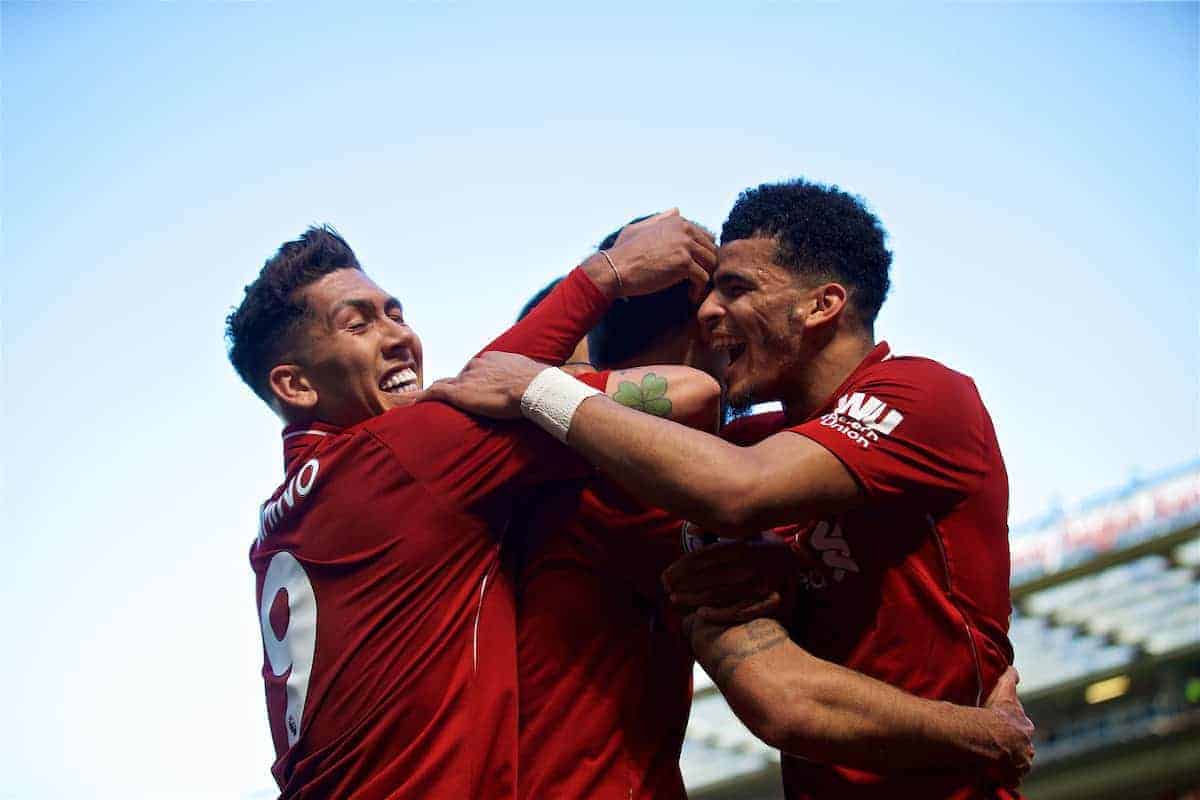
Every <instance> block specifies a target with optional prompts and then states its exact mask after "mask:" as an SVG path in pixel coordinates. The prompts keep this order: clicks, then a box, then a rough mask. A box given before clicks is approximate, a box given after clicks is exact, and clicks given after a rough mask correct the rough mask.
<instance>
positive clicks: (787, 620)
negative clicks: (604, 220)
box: [227, 180, 1033, 800]
mask: <svg viewBox="0 0 1200 800" xmlns="http://www.w3.org/2000/svg"><path fill="white" fill-rule="evenodd" d="M611 225H612V223H611V221H610V223H609V225H608V226H605V227H610V226H611ZM891 259H892V256H891V253H890V252H889V250H888V249H887V246H886V235H885V233H884V230H883V227H882V225H881V224H880V222H879V220H878V219H877V218H876V217H875V216H874V214H872V213H871V211H870V210H869V209H868V208H867V206H866V205H865V203H864V202H863V201H862V200H861V199H859V198H857V197H854V196H852V195H848V194H846V193H844V192H842V191H840V190H839V189H837V188H836V187H830V186H825V185H822V184H817V183H811V182H808V181H805V180H794V181H789V182H783V183H777V184H766V185H762V186H759V187H756V188H752V189H748V190H746V191H745V192H743V193H742V195H741V196H740V197H739V198H738V201H737V203H736V204H735V205H734V207H733V209H732V210H731V211H730V213H729V216H728V219H727V220H726V221H725V223H724V226H723V227H722V230H721V235H720V243H719V245H718V243H717V241H716V240H715V238H714V237H713V235H712V234H710V233H709V232H708V231H707V230H705V229H704V228H702V227H700V226H699V225H696V224H695V223H693V222H691V221H689V220H688V219H686V218H685V217H684V216H682V215H680V214H679V213H678V212H677V211H674V210H672V211H669V212H664V213H660V214H656V215H653V216H650V217H645V218H639V219H637V220H635V221H634V222H632V223H630V224H628V225H625V226H624V227H621V228H619V229H618V230H616V231H614V232H613V233H612V234H611V235H609V236H608V237H607V238H606V239H605V240H604V241H603V242H602V243H601V246H600V248H599V249H598V250H597V251H596V252H595V253H593V254H591V255H590V256H589V257H588V258H587V259H586V260H585V261H584V262H583V263H582V264H581V265H579V266H578V267H576V268H574V269H572V270H571V271H570V272H568V273H567V274H566V276H565V277H564V278H563V279H562V280H561V281H559V282H558V283H557V284H556V285H554V287H553V288H552V289H551V290H550V291H549V292H547V293H546V294H545V296H544V297H541V298H539V299H538V301H537V302H535V303H531V307H530V308H529V310H528V313H527V314H524V315H523V316H522V317H521V318H520V319H519V321H518V322H517V323H516V324H515V325H514V326H513V327H512V328H510V329H509V330H508V331H506V332H504V333H503V334H501V335H500V337H499V338H497V339H496V340H495V341H493V342H491V343H490V344H487V345H486V346H485V347H483V348H482V350H481V351H480V354H479V355H478V356H477V357H476V358H475V359H473V360H472V361H471V362H470V363H469V364H468V365H467V366H466V368H465V369H464V370H463V371H462V372H461V373H460V374H459V375H458V376H456V377H452V378H447V379H444V380H440V381H435V382H433V383H431V384H430V385H429V386H428V387H425V386H424V372H423V346H422V343H421V341H420V339H419V338H418V337H417V334H416V332H415V331H413V329H412V328H411V326H410V325H408V324H407V323H406V321H405V316H404V307H403V305H402V303H401V301H400V299H399V298H397V297H396V296H393V295H392V294H389V293H388V292H387V291H386V290H385V289H384V288H381V287H380V286H378V285H376V284H375V283H374V282H373V281H372V280H371V279H370V278H369V277H368V276H367V273H366V272H365V271H364V269H363V266H362V265H360V264H359V262H358V260H357V258H356V256H355V254H354V252H353V250H352V249H351V247H350V245H349V244H348V243H347V242H346V241H345V240H344V239H342V238H341V237H340V236H339V235H338V234H337V233H336V232H335V231H333V230H332V229H330V228H323V227H322V228H310V229H309V230H308V231H306V232H304V233H303V234H302V235H301V236H300V237H299V238H298V239H296V240H294V241H290V242H287V243H285V244H284V245H282V246H281V247H280V249H279V251H278V252H277V253H276V254H275V255H274V256H272V257H271V258H270V259H269V260H268V261H267V262H266V264H265V265H264V266H263V268H262V270H261V271H260V273H259V274H258V276H257V278H256V279H255V280H254V281H253V282H252V283H251V284H250V285H249V286H248V287H247V288H246V295H245V298H244V299H243V301H242V303H241V304H240V306H239V307H238V308H237V309H235V310H234V311H233V313H231V314H230V316H229V318H228V320H227V337H228V340H229V343H230V360H231V361H232V363H233V365H234V367H235V368H236V370H237V372H238V374H239V375H240V376H241V378H242V379H243V380H244V381H245V382H246V383H247V385H248V386H249V387H250V388H251V389H252V390H253V391H254V393H255V394H256V395H257V396H258V397H259V398H260V399H261V400H262V401H263V402H264V403H266V404H267V406H269V407H270V408H271V409H272V411H274V412H275V413H276V415H277V416H278V417H279V418H280V419H281V420H282V422H283V424H284V426H285V427H284V428H283V433H282V446H283V456H284V466H285V468H284V475H283V477H282V479H281V481H280V483H279V488H278V489H277V490H276V491H275V492H274V493H273V494H272V495H271V496H270V497H269V498H267V499H266V501H265V502H264V504H263V506H262V508H261V510H260V514H259V524H258V533H257V537H256V538H255V540H254V542H253V544H252V546H251V549H250V561H251V565H252V567H253V569H254V573H255V576H256V589H257V596H256V600H257V614H258V619H259V622H260V625H261V629H262V636H263V664H262V675H263V680H264V685H265V695H266V705H267V718H268V721H269V730H270V735H271V737H272V739H273V741H274V745H275V753H276V760H275V763H274V764H273V766H272V772H273V774H274V776H275V779H276V781H277V783H278V786H279V789H280V796H281V797H283V798H456V799H457V798H486V799H490V798H495V799H496V800H507V799H508V798H518V797H519V798H601V799H605V798H614V799H616V798H621V799H622V800H629V798H684V797H686V790H685V788H684V783H683V779H682V775H681V773H680V769H679V758H680V752H681V749H682V746H683V738H684V731H685V729H686V726H687V719H688V711H689V706H690V703H691V676H692V668H693V664H694V663H699V664H700V666H701V667H702V668H703V669H704V670H705V671H706V672H707V673H708V674H709V676H711V678H712V679H713V681H714V682H715V684H716V685H717V687H718V688H719V689H720V691H721V692H722V694H723V695H724V696H725V699H726V700H727V701H728V703H729V706H730V708H731V709H732V710H733V711H734V713H735V714H736V715H737V716H738V717H739V718H740V719H741V721H742V722H743V723H744V724H745V725H746V726H747V727H748V728H749V730H750V731H751V732H753V733H754V734H755V735H756V736H758V737H759V738H761V739H762V740H763V741H764V742H766V743H767V744H769V745H771V746H772V747H775V748H778V749H779V750H780V751H781V754H782V761H783V781H784V792H785V794H786V796H787V797H788V798H790V799H792V800H795V799H797V798H838V799H840V798H850V799H851V800H854V799H855V798H864V799H866V798H889V800H891V799H892V798H896V797H904V798H909V797H912V798H946V799H947V800H949V799H950V798H953V799H954V800H966V798H1015V797H1019V796H1020V795H1019V794H1018V793H1017V786H1018V784H1019V783H1020V780H1021V778H1022V777H1023V776H1024V775H1025V774H1026V773H1027V772H1028V770H1029V768H1030V765H1031V763H1032V758H1033V749H1032V744H1031V741H1032V740H1031V737H1032V725H1031V723H1030V722H1029V720H1028V719H1027V718H1026V716H1025V714H1024V711H1023V709H1022V708H1021V705H1020V703H1019V701H1018V700H1017V696H1016V689H1015V686H1016V674H1015V672H1013V670H1012V667H1011V663H1012V647H1011V645H1010V643H1009V641H1008V636H1007V631H1008V618H1009V613H1010V608H1011V603H1010V598H1009V589H1008V587H1009V555H1008V540H1007V514H1008V482H1007V476H1006V472H1005V467H1004V462H1003V459H1002V457H1001V453H1000V449H999V445H998V444H997V441H996V436H995V432H994V430H993V428H992V424H991V420H990V418H989V416H988V412H987V409H986V408H985V406H984V404H983V401H982V399H981V398H980V396H979V393H978V391H977V389H976V387H975V384H974V383H973V382H972V381H971V379H970V378H969V377H967V376H965V375H963V374H961V373H958V372H955V371H954V370H952V369H950V368H948V367H946V366H943V365H941V364H939V363H937V362H935V361H931V360H929V359H925V358H919V357H913V356H901V355H897V354H894V353H892V352H891V350H890V349H889V347H888V345H887V343H886V342H883V341H881V340H878V339H877V337H876V332H875V318H876V315H877V314H878V312H879V309H880V307H881V305H882V304H883V302H884V300H885V298H886V296H887V292H888V287H889V280H890V279H889V270H890V265H891ZM584 353H586V354H587V355H586V356H584V355H583V354H584ZM771 401H776V402H778V404H779V405H780V407H781V410H780V411H775V412H771V413H760V414H749V415H747V414H745V413H741V414H739V415H734V414H730V413H729V412H728V408H727V406H733V407H735V408H737V409H749V408H750V407H751V406H753V405H755V404H759V403H764V402H771ZM730 417H736V418H734V419H733V421H731V422H728V423H727V424H724V423H726V419H727V418H730Z"/></svg>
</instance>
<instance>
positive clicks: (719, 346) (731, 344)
mask: <svg viewBox="0 0 1200 800" xmlns="http://www.w3.org/2000/svg"><path fill="white" fill-rule="evenodd" d="M740 344H742V342H741V341H739V340H738V339H732V338H728V337H724V336H723V337H720V338H718V339H713V342H712V345H711V346H712V349H713V350H732V349H733V348H735V347H737V346H739V345H740Z"/></svg>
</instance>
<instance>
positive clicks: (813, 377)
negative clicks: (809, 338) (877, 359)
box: [781, 331, 875, 425]
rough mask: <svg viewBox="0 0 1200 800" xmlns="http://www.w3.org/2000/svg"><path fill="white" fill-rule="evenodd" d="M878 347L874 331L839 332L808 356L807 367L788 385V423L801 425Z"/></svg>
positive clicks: (785, 399) (785, 413)
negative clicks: (876, 346)
mask: <svg viewBox="0 0 1200 800" xmlns="http://www.w3.org/2000/svg"><path fill="white" fill-rule="evenodd" d="M874 347H875V336H874V334H873V333H871V332H869V331H868V332H866V333H856V334H850V333H843V332H839V333H838V334H836V335H835V336H834V337H833V339H832V340H830V341H829V343H828V344H826V345H825V346H824V347H822V348H821V349H820V350H818V351H817V352H816V353H814V354H813V355H812V357H811V358H809V359H807V360H806V361H805V364H804V369H803V370H800V371H798V374H797V375H796V379H795V380H794V381H793V382H792V383H791V384H790V385H789V386H788V387H787V388H788V391H787V393H786V395H785V396H784V397H783V398H781V399H782V400H783V413H784V416H785V417H786V418H787V421H788V424H789V425H798V424H800V423H801V422H803V421H804V420H806V419H808V418H809V417H810V416H812V414H813V412H814V411H816V410H817V409H818V408H820V407H821V406H822V405H824V403H825V401H826V400H828V399H829V396H830V395H831V394H833V393H834V391H836V390H837V388H838V387H839V386H841V385H842V383H843V382H844V381H845V380H846V378H847V377H849V375H850V373H851V372H853V371H854V368H855V367H857V366H858V365H859V364H861V363H862V360H863V359H864V358H866V357H867V354H868V353H870V352H871V350H872V349H874Z"/></svg>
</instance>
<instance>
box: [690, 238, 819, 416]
mask: <svg viewBox="0 0 1200 800" xmlns="http://www.w3.org/2000/svg"><path fill="white" fill-rule="evenodd" d="M775 251H776V245H775V241H774V240H773V239H741V240H738V241H736V242H732V243H730V244H727V245H725V246H723V247H722V248H721V249H720V250H719V251H718V253H717V271H716V272H715V273H713V289H712V291H711V292H709V294H708V297H706V298H705V300H704V303H703V304H702V305H701V306H700V311H699V314H698V317H699V321H700V325H701V327H702V328H703V329H704V331H705V332H706V334H707V337H708V339H709V341H710V342H711V343H712V344H713V346H714V347H715V348H717V349H720V350H726V351H727V352H729V355H730V363H729V368H728V370H727V371H726V375H725V377H726V381H727V386H728V392H729V399H730V402H732V403H734V404H735V405H741V404H745V403H747V402H761V401H763V400H772V399H780V398H782V397H783V396H784V394H785V393H786V389H785V384H786V382H787V378H788V376H789V374H790V375H792V376H793V377H794V376H795V374H796V372H797V370H796V367H797V366H798V365H799V364H800V363H801V361H802V356H803V352H804V350H805V348H804V346H803V344H804V343H803V339H804V326H803V324H802V323H803V317H802V316H800V315H801V314H802V308H803V305H804V302H805V300H806V299H807V298H808V296H809V295H810V294H811V289H809V288H806V287H804V286H803V285H802V284H801V282H800V280H799V279H798V278H797V277H796V276H795V275H794V274H792V273H791V272H789V271H788V270H787V269H785V268H784V267H781V266H779V265H778V264H776V263H774V260H773V258H774V255H775Z"/></svg>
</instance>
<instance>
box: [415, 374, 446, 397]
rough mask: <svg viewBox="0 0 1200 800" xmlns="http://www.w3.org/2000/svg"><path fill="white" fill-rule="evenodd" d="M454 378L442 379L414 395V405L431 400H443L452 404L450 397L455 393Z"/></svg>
mask: <svg viewBox="0 0 1200 800" xmlns="http://www.w3.org/2000/svg"><path fill="white" fill-rule="evenodd" d="M454 380H455V379H454V378H442V379H440V380H436V381H434V382H433V383H431V384H429V385H428V386H427V387H425V388H424V389H422V390H420V391H417V392H414V393H413V395H414V396H413V402H414V403H424V402H427V401H430V400H441V401H443V402H447V403H448V402H450V396H451V394H452V393H453V392H454V389H455V386H454Z"/></svg>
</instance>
